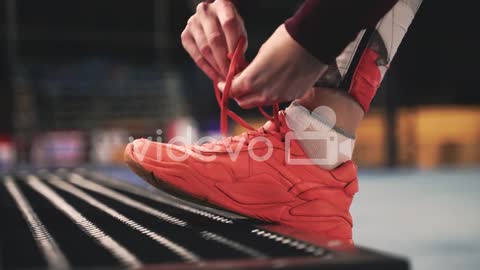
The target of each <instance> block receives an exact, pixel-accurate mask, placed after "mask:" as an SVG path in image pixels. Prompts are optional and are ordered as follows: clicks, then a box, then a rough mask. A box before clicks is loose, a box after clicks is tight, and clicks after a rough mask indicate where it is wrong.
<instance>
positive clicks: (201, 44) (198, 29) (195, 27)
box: [188, 22, 223, 74]
mask: <svg viewBox="0 0 480 270" xmlns="http://www.w3.org/2000/svg"><path fill="white" fill-rule="evenodd" d="M188 27H189V32H190V33H191V34H192V37H193V40H194V41H195V44H196V45H197V48H198V49H199V51H200V53H201V54H202V56H203V58H204V59H205V60H206V61H207V62H208V63H209V64H210V66H211V67H213V68H214V69H215V70H216V72H217V73H219V74H223V72H222V70H221V69H220V67H219V66H218V64H217V61H216V60H215V57H214V56H213V53H212V48H210V44H209V43H208V40H207V37H206V35H205V32H204V31H203V27H202V26H201V25H200V24H199V23H196V22H192V23H191V24H190V25H189V26H188Z"/></svg>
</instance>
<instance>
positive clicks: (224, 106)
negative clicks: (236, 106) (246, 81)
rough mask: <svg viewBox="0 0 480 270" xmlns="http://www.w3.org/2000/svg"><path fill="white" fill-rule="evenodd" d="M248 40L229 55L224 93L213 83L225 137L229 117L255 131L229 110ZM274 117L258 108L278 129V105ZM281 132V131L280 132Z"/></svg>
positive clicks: (276, 104) (244, 39) (243, 38)
mask: <svg viewBox="0 0 480 270" xmlns="http://www.w3.org/2000/svg"><path fill="white" fill-rule="evenodd" d="M246 43H247V40H246V38H245V37H241V38H240V39H239V41H238V43H237V47H236V48H235V51H234V52H233V54H232V55H229V58H230V66H229V67H228V72H227V77H226V78H225V87H224V89H223V93H222V92H221V91H220V89H219V88H218V86H217V84H218V82H217V81H215V82H214V83H213V88H214V89H215V97H216V99H217V102H218V105H219V106H220V132H221V133H222V135H223V136H227V133H228V117H230V118H232V119H233V120H234V121H236V122H237V123H239V124H240V125H242V126H243V127H244V128H246V129H249V130H255V129H254V128H253V127H252V126H251V125H250V124H248V123H247V121H245V120H244V119H243V118H241V117H240V116H239V115H237V114H236V113H234V112H233V111H231V110H230V109H229V108H228V101H229V99H230V91H231V88H232V82H233V79H234V78H235V75H236V74H237V73H238V71H239V70H238V69H239V66H240V64H245V63H246V62H245V59H243V57H242V54H243V52H244V51H245V46H246ZM272 107H273V115H272V116H271V115H269V114H268V113H267V112H266V111H265V110H264V109H263V108H262V107H260V106H259V107H258V110H259V111H260V113H262V115H263V116H264V117H265V118H266V119H268V120H269V121H272V122H273V123H275V126H276V127H277V129H279V127H280V119H279V118H278V113H279V111H280V107H279V105H278V103H275V104H273V106H272ZM278 131H279V130H278Z"/></svg>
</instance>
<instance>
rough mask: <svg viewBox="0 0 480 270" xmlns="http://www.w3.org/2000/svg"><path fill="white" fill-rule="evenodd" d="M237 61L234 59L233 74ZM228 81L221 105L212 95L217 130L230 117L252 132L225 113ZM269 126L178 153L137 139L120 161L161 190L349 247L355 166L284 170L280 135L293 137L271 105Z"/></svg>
mask: <svg viewBox="0 0 480 270" xmlns="http://www.w3.org/2000/svg"><path fill="white" fill-rule="evenodd" d="M239 48H240V51H243V50H242V48H241V46H239ZM239 48H237V51H239V50H238V49H239ZM237 59H238V54H237V52H236V53H235V54H234V56H233V59H232V63H231V68H230V70H231V71H234V70H235V66H236V63H237V62H238V61H237ZM231 74H234V72H230V73H229V75H231ZM232 78H233V75H231V76H230V77H227V83H226V85H227V86H226V87H225V92H224V94H223V97H222V96H221V93H220V92H219V91H218V89H217V88H216V94H217V100H218V101H219V104H220V106H221V109H222V130H223V131H225V130H226V122H227V121H226V117H227V116H230V117H232V118H234V119H235V120H237V121H238V122H239V123H241V124H242V125H244V126H246V127H249V128H250V129H251V127H250V126H248V124H246V123H245V121H243V119H241V118H240V117H238V116H237V115H235V114H234V113H233V112H231V111H230V110H228V108H227V106H226V104H227V102H226V101H225V100H226V99H227V98H228V91H229V90H228V88H229V85H230V84H229V83H231V79H232ZM215 85H216V84H215ZM262 113H264V112H263V111H262ZM270 119H271V121H269V122H268V123H267V124H266V125H265V126H264V127H263V128H260V129H259V130H251V131H247V132H245V133H243V134H242V135H240V136H235V137H228V138H224V139H223V140H219V141H216V142H212V143H206V144H203V145H185V146H178V145H172V144H164V143H156V142H152V141H149V140H146V139H138V140H135V141H134V142H133V143H130V144H129V145H128V146H127V148H126V150H125V160H126V162H127V164H128V166H129V167H130V168H131V169H132V170H133V171H134V172H135V173H137V174H138V175H140V176H141V177H142V178H144V179H145V180H147V181H148V182H149V183H151V184H152V185H154V186H157V187H159V188H162V189H164V188H168V189H174V190H175V191H177V192H181V193H183V194H186V195H189V196H193V197H196V198H199V199H202V200H206V201H207V202H209V203H211V204H214V205H217V206H220V207H222V208H225V209H228V210H231V211H234V212H238V213H240V214H243V215H246V216H249V217H253V218H256V219H260V220H264V221H268V222H275V223H279V224H284V225H289V226H291V227H293V228H296V229H300V230H302V229H304V230H308V231H312V232H320V233H322V234H324V235H326V236H330V237H333V238H336V239H344V240H347V239H348V240H349V239H351V238H352V217H351V215H350V213H349V208H350V204H351V202H352V199H353V195H354V194H355V193H356V192H357V190H358V181H357V170H356V166H355V165H354V163H353V162H351V161H348V162H346V163H344V164H343V165H341V166H339V167H338V168H336V169H334V170H325V169H322V168H320V167H319V166H318V165H316V164H314V163H311V164H303V165H296V164H289V162H287V159H286V153H287V151H286V144H285V135H286V134H287V133H288V132H289V131H290V130H289V128H288V126H287V123H286V119H285V113H284V112H283V111H280V112H279V111H278V105H275V106H274V117H271V118H270ZM289 144H290V149H288V150H289V151H288V153H287V154H289V155H290V157H294V158H296V159H302V160H308V157H307V156H306V154H305V152H304V151H303V149H302V147H301V146H300V145H299V143H298V142H297V141H295V140H293V141H290V143H289Z"/></svg>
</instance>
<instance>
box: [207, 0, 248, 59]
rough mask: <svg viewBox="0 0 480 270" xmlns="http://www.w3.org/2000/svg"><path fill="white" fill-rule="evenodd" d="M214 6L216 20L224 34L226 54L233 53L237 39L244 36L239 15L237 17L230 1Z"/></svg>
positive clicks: (217, 3) (219, 2)
mask: <svg viewBox="0 0 480 270" xmlns="http://www.w3.org/2000/svg"><path fill="white" fill-rule="evenodd" d="M215 4H216V5H215V8H216V9H217V14H218V20H219V21H220V25H221V27H222V30H223V33H224V34H225V39H226V42H227V46H228V52H229V53H233V52H234V51H235V48H236V46H237V43H238V40H239V38H240V37H241V36H242V35H245V36H246V33H245V27H244V26H243V23H242V19H241V17H240V15H238V13H237V11H236V9H235V7H234V5H233V4H232V3H231V2H230V1H217V2H215ZM245 49H246V46H245Z"/></svg>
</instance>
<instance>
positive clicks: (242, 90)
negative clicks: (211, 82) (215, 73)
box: [217, 72, 251, 98]
mask: <svg viewBox="0 0 480 270" xmlns="http://www.w3.org/2000/svg"><path fill="white" fill-rule="evenodd" d="M246 82H247V78H246V75H245V72H242V73H240V74H238V75H237V76H235V78H233V81H232V84H231V86H230V96H231V97H234V98H235V97H240V96H243V95H245V94H248V93H250V92H251V87H249V85H250V84H248V83H246ZM226 86H227V85H226V82H223V81H222V82H219V83H218V84H217V87H218V89H219V90H220V91H221V92H222V93H223V92H224V91H225V87H226Z"/></svg>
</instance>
